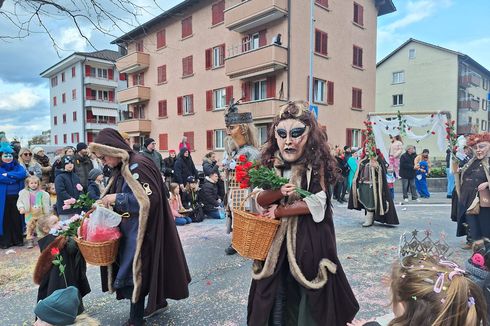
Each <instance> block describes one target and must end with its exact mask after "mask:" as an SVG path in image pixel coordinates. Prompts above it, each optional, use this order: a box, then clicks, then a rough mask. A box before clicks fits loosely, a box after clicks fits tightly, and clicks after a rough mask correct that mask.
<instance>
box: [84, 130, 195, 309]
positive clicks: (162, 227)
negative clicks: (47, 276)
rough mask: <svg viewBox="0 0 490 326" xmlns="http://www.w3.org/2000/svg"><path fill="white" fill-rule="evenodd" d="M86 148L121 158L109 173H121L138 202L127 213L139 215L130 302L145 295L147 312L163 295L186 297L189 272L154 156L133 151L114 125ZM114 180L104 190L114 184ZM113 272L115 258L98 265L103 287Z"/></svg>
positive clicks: (161, 303)
mask: <svg viewBox="0 0 490 326" xmlns="http://www.w3.org/2000/svg"><path fill="white" fill-rule="evenodd" d="M90 150H91V151H92V152H93V153H97V155H105V156H113V157H119V158H121V159H122V164H121V165H120V166H119V167H116V168H115V171H114V173H115V174H118V173H119V174H120V175H121V176H122V177H123V178H124V181H125V182H126V183H127V185H128V186H129V188H130V189H131V191H132V192H133V194H134V196H135V197H136V200H137V201H138V204H139V214H138V216H137V217H136V216H135V217H130V218H138V222H139V224H138V231H137V233H138V234H137V237H136V250H135V253H134V258H133V264H132V271H133V284H134V289H133V292H132V298H131V300H132V302H138V301H139V300H141V299H143V298H144V297H145V296H147V295H148V303H147V313H152V312H154V311H155V310H157V309H159V308H161V307H162V306H164V305H165V304H166V300H165V299H166V298H170V299H174V300H179V299H184V298H187V297H188V296H189V290H188V284H189V282H190V280H191V277H190V274H189V269H188V267H187V262H186V259H185V255H184V251H183V249H182V244H181V242H180V238H179V234H178V233H177V228H176V226H175V221H174V218H173V216H172V212H171V210H170V206H169V203H168V201H167V197H166V195H165V193H164V189H165V187H164V185H163V180H162V176H161V174H160V171H158V169H157V167H156V166H155V164H154V163H153V161H151V160H150V159H148V158H146V157H144V156H142V155H140V154H138V153H136V152H133V150H132V149H131V148H130V147H129V145H128V144H127V143H126V142H125V141H124V139H123V138H122V136H121V135H120V134H119V132H117V131H116V130H114V129H110V128H106V129H103V130H102V131H101V132H100V133H99V135H98V136H97V138H96V139H95V142H94V143H92V144H90ZM113 179H114V178H111V181H109V185H108V187H107V189H112V188H113V187H111V183H112V180H113ZM150 192H151V193H150ZM122 254H124V253H122ZM118 259H119V257H118ZM117 271H118V260H116V262H115V263H114V264H112V265H111V266H109V267H108V268H102V269H101V276H102V289H103V291H111V292H113V291H114V288H113V281H114V280H115V277H116V275H117ZM116 292H117V298H118V299H124V298H125V296H124V294H123V293H122V291H119V290H117V291H116Z"/></svg>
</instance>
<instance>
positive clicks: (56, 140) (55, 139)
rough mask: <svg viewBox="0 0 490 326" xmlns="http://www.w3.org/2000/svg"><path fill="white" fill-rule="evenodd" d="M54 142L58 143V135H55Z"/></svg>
mask: <svg viewBox="0 0 490 326" xmlns="http://www.w3.org/2000/svg"><path fill="white" fill-rule="evenodd" d="M54 144H55V145H58V135H54Z"/></svg>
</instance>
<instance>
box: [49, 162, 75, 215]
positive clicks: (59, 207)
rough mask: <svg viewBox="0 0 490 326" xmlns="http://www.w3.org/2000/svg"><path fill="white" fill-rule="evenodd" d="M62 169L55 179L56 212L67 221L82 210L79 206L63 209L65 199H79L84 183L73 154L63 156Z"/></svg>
mask: <svg viewBox="0 0 490 326" xmlns="http://www.w3.org/2000/svg"><path fill="white" fill-rule="evenodd" d="M61 169H62V170H61V171H60V173H59V174H58V175H57V176H56V179H55V181H54V184H55V187H56V194H57V201H56V212H57V213H58V216H59V217H60V220H62V221H65V220H68V219H70V217H72V216H73V215H75V214H79V213H80V212H81V210H80V209H79V208H71V207H70V208H67V209H63V206H64V205H65V204H64V201H65V200H68V199H70V198H75V199H78V197H79V196H80V194H81V193H82V185H81V184H80V178H79V177H78V175H76V174H75V171H74V169H75V157H74V156H71V155H65V156H63V157H62V158H61Z"/></svg>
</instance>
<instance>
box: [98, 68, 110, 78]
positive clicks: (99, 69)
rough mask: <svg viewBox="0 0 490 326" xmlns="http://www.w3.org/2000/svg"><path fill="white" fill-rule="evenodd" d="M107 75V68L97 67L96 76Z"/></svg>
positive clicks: (102, 76)
mask: <svg viewBox="0 0 490 326" xmlns="http://www.w3.org/2000/svg"><path fill="white" fill-rule="evenodd" d="M108 76H109V72H108V71H107V69H104V68H97V78H100V79H107V78H109V77H108Z"/></svg>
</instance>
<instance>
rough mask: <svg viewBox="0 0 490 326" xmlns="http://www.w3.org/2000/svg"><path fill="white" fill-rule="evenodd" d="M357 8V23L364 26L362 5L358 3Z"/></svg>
mask: <svg viewBox="0 0 490 326" xmlns="http://www.w3.org/2000/svg"><path fill="white" fill-rule="evenodd" d="M358 8H359V23H358V24H359V25H361V26H364V7H363V6H361V5H358Z"/></svg>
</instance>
